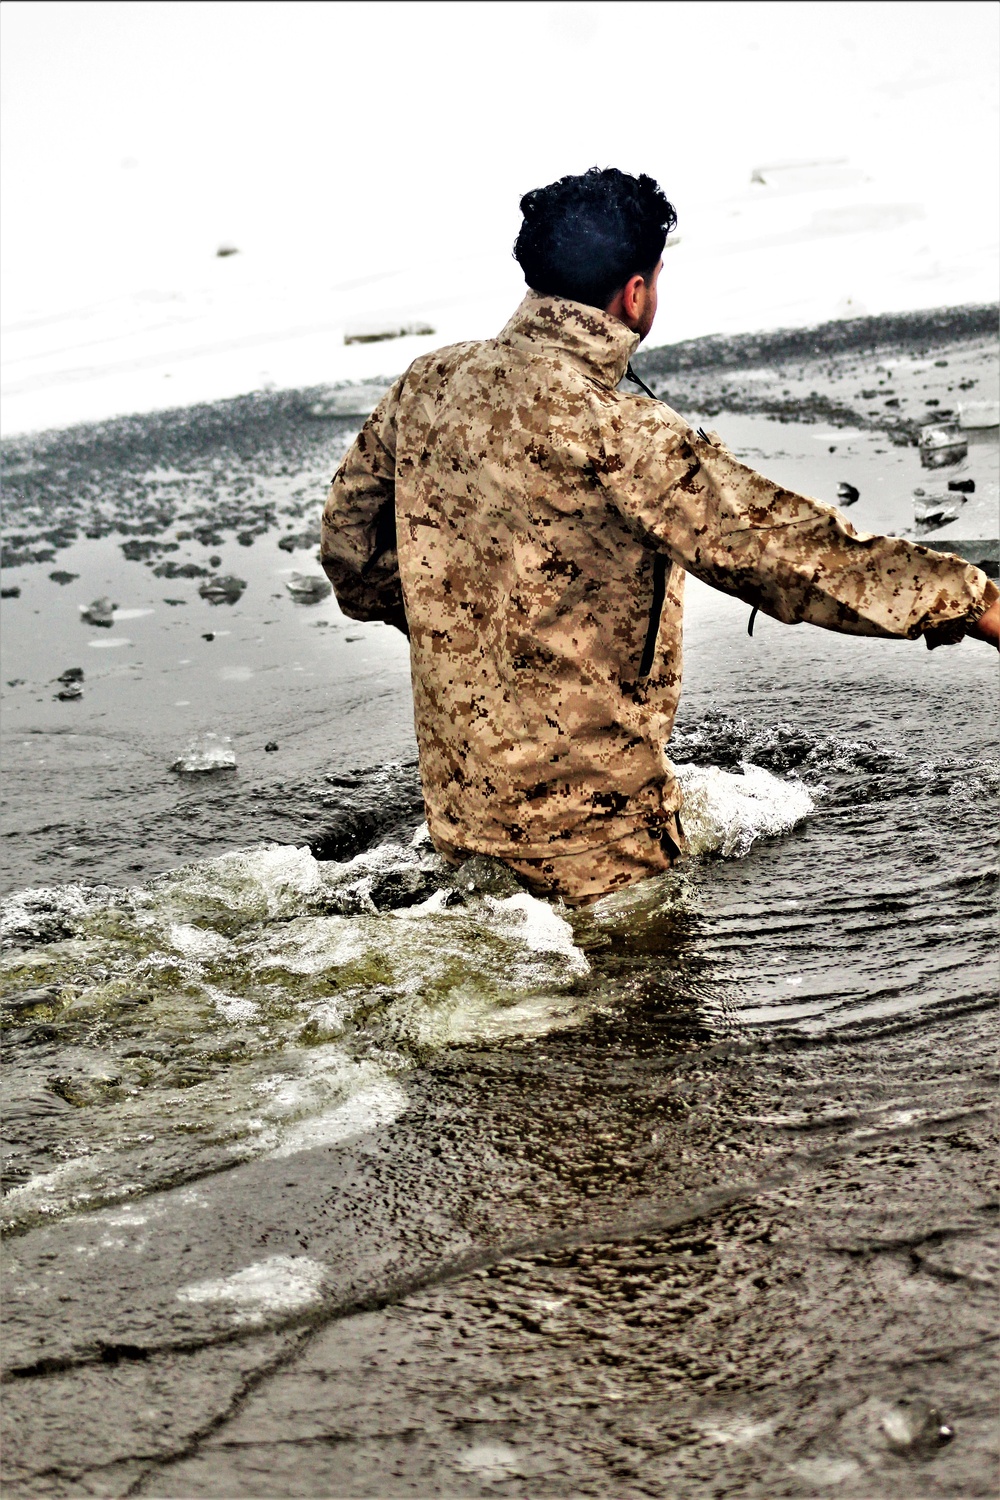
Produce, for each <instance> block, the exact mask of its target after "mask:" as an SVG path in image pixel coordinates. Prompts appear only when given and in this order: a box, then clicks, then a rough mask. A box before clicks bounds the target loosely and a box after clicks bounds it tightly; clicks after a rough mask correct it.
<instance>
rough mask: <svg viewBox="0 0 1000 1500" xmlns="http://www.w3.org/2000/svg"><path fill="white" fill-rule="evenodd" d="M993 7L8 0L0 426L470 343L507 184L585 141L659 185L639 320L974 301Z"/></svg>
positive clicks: (308, 379) (992, 218)
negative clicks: (352, 335)
mask: <svg viewBox="0 0 1000 1500" xmlns="http://www.w3.org/2000/svg"><path fill="white" fill-rule="evenodd" d="M997 14H998V13H997V11H996V9H995V7H994V6H993V5H992V4H989V3H958V0H953V3H951V4H950V5H948V6H939V5H936V4H929V3H915V4H908V5H905V6H904V5H901V4H893V3H890V4H881V3H861V4H854V3H828V4H823V3H818V4H817V3H810V4H805V3H777V4H772V3H766V4H757V3H736V4H731V3H724V0H718V3H700V4H699V3H695V4H683V5H681V4H655V3H650V4H630V3H612V4H592V5H577V4H568V3H562V4H520V3H503V4H492V3H479V4H436V3H433V4H428V3H414V4H402V5H397V4H390V3H385V4H364V3H351V4H296V3H282V4H277V3H271V0H263V3H258V4H252V3H251V4H246V5H240V6H238V7H237V6H233V5H227V4H215V3H210V0H203V3H201V4H198V5H183V6H178V5H174V4H159V3H145V4H137V3H136V4H133V3H124V4H95V3H90V0H83V3H81V0H75V3H72V4H68V5H67V4H61V3H47V4H34V3H26V0H8V3H7V4H6V5H5V7H4V13H3V33H4V37H3V40H4V48H3V73H4V131H3V137H4V181H5V213H4V218H3V264H4V283H5V291H4V311H3V322H4V328H3V363H2V394H3V425H4V431H5V432H6V433H16V432H28V431H33V430H40V429H44V428H49V427H60V426H65V425H69V424H71V423H74V422H81V421H91V420H96V419H100V418H103V417H107V416H112V415H116V414H121V413H125V412H132V411H153V410H158V409H164V408H169V407H174V406H186V405H189V404H191V403H193V402H198V401H206V400H215V399H219V398H222V397H226V396H232V395H236V394H239V393H242V392H246V391H251V390H255V389H260V388H264V387H279V388H280V387H296V386H307V385H316V384H322V383H327V382H335V381H340V380H348V379H355V378H362V377H365V376H372V375H378V374H393V373H395V372H397V371H398V370H401V369H403V368H405V366H406V364H407V363H408V362H409V361H410V360H411V359H412V358H414V357H415V356H416V355H417V354H418V353H421V352H423V351H424V350H426V349H431V348H435V347H437V346H438V345H440V344H443V343H449V342H452V341H454V340H458V339H462V338H475V337H480V336H484V335H488V334H490V333H493V332H495V331H496V330H497V329H498V328H499V327H500V326H501V325H502V324H503V322H504V321H505V320H506V318H507V317H508V316H509V314H510V312H511V311H512V310H513V308H514V306H516V304H517V302H518V301H519V299H520V297H521V295H522V293H523V283H522V281H521V278H520V273H519V271H518V268H517V266H516V265H515V264H514V262H513V260H512V259H511V256H510V246H511V243H512V241H513V239H514V235H515V234H516V231H517V225H518V222H519V213H518V207H517V205H518V199H519V196H520V194H521V193H523V192H524V191H526V190H527V189H528V188H530V187H534V186H537V185H538V184H539V183H542V182H546V181H550V180H552V179H553V178H554V177H556V176H559V175H561V174H563V173H565V172H578V171H582V170H584V169H585V168H586V167H587V166H589V165H592V164H593V163H595V162H596V163H599V164H601V165H605V164H609V163H610V164H615V165H620V166H622V167H623V168H625V169H627V170H632V171H639V170H643V171H648V172H650V173H652V174H653V175H654V176H656V177H657V178H658V179H659V181H660V182H661V183H662V184H663V186H664V188H665V189H666V191H667V193H668V195H669V196H670V197H671V198H672V199H673V201H674V202H675V203H676V205H677V208H678V212H679V217H680V223H679V227H678V238H677V241H676V243H675V244H674V245H673V248H671V249H670V250H669V252H668V255H667V261H666V269H665V273H664V277H663V279H662V281H661V310H660V314H659V318H658V321H657V325H656V328H655V330H654V333H653V336H652V340H651V342H653V343H668V342H673V341H675V340H678V339H683V338H691V337H695V336H697V335H699V334H705V333H712V332H736V331H740V330H748V329H755V328H768V327H775V326H795V325H797V326H805V325H809V324H812V323H817V322H822V321H825V320H826V319H829V318H836V317H850V316H855V315H858V314H861V313H866V312H867V313H879V312H887V311H897V310H902V309H907V308H919V307H934V306H943V305H957V304H962V303H971V302H984V301H991V300H993V299H994V298H995V297H996V296H997V271H996V267H997V228H996V225H997V186H996V185H997V181H998V180H1000V178H998V173H997V140H998V132H997V90H996V83H995V77H996V60H997V32H998V22H997ZM755 178H756V179H757V180H754V179H755ZM226 247H232V248H234V249H235V250H236V251H237V252H238V253H236V254H231V255H225V256H220V255H219V254H218V251H219V250H220V249H221V248H226ZM417 322H419V323H423V324H425V325H427V326H430V327H432V328H433V329H434V332H433V333H432V334H428V335H424V336H410V337H406V338H400V339H396V340H394V341H392V342H388V343H386V342H383V343H369V344H346V343H345V333H348V332H350V331H351V330H352V329H363V328H366V327H371V326H376V325H385V324H392V323H397V324H399V325H400V326H402V325H405V324H408V323H417Z"/></svg>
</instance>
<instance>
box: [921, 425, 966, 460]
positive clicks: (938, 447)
mask: <svg viewBox="0 0 1000 1500" xmlns="http://www.w3.org/2000/svg"><path fill="white" fill-rule="evenodd" d="M968 451H969V444H968V441H967V439H966V438H964V437H963V436H962V433H961V431H960V429H959V428H958V427H957V426H954V425H941V426H932V427H922V428H921V429H920V462H921V465H922V466H923V468H925V469H946V468H948V467H949V466H950V465H951V464H957V463H960V462H961V460H962V459H963V458H965V456H966V454H967V453H968Z"/></svg>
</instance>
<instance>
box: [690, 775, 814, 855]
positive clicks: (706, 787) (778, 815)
mask: <svg viewBox="0 0 1000 1500" xmlns="http://www.w3.org/2000/svg"><path fill="white" fill-rule="evenodd" d="M676 771H677V779H678V781H679V782H680V784H681V790H682V792H683V794H684V802H683V805H682V807H681V818H682V821H683V824H684V832H685V834H686V836H687V843H688V849H689V852H690V853H691V854H692V855H695V856H698V855H704V854H721V855H723V856H725V857H726V858H735V859H739V858H741V857H742V856H743V855H744V854H747V853H748V852H749V850H750V848H751V846H752V845H753V844H754V843H755V842H756V841H757V839H760V838H774V837H775V836H777V835H778V834H782V833H787V832H788V831H789V830H790V829H792V828H794V827H795V825H796V824H797V823H801V822H802V821H803V820H804V819H805V818H807V817H808V816H809V814H810V813H811V812H812V811H813V808H814V806H815V804H814V802H813V799H812V797H811V796H810V795H809V792H808V790H807V788H806V787H805V786H803V784H802V783H801V782H799V781H782V780H781V779H780V777H777V776H772V775H771V773H770V772H769V771H764V770H762V769H761V767H760V766H753V765H749V764H746V763H745V764H744V766H743V774H742V775H741V776H734V775H733V774H732V773H731V772H729V771H720V770H719V768H718V767H717V766H697V765H680V766H677V767H676Z"/></svg>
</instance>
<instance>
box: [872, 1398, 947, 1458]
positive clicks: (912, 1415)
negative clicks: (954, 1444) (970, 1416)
mask: <svg viewBox="0 0 1000 1500" xmlns="http://www.w3.org/2000/svg"><path fill="white" fill-rule="evenodd" d="M881 1426H882V1431H883V1432H884V1433H885V1435H886V1438H887V1439H888V1441H889V1446H890V1448H892V1449H893V1450H894V1451H895V1452H896V1453H907V1454H909V1453H913V1454H926V1453H931V1452H933V1451H934V1449H935V1448H940V1447H941V1445H942V1444H943V1443H950V1442H951V1440H952V1438H953V1437H954V1436H955V1430H954V1428H953V1427H952V1426H951V1424H950V1423H948V1422H943V1421H942V1420H941V1413H940V1412H939V1411H938V1409H937V1407H935V1406H932V1405H931V1404H930V1402H928V1401H925V1400H924V1399H923V1398H922V1397H920V1396H902V1397H901V1398H900V1399H899V1401H897V1402H896V1403H895V1405H894V1406H891V1407H890V1408H889V1410H888V1411H887V1412H885V1414H884V1415H883V1417H882V1423H881Z"/></svg>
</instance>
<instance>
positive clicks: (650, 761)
mask: <svg viewBox="0 0 1000 1500" xmlns="http://www.w3.org/2000/svg"><path fill="white" fill-rule="evenodd" d="M637 342H638V339H637V336H636V335H635V334H634V333H632V332H631V331H630V330H629V329H628V328H626V327H625V325H624V324H622V323H621V322H619V321H618V320H617V319H615V318H612V317H609V316H608V315H607V314H605V313H603V312H601V311H599V310H597V309H594V308H592V307H586V306H583V305H582V304H580V303H576V302H569V301H566V300H563V299H561V298H555V297H542V296H537V295H535V294H533V293H530V294H529V295H528V296H527V297H526V298H525V300H524V302H523V303H522V304H521V306H520V307H519V308H518V310H517V312H516V313H515V314H514V316H513V317H512V318H511V320H510V322H509V323H508V324H507V326H506V327H505V328H504V329H503V331H502V333H501V334H500V335H499V337H498V338H495V339H487V340H485V341H483V342H477V343H467V344H457V345H455V346H454V347H452V348H448V349H442V350H439V351H438V352H437V353H435V354H428V355H424V356H422V357H421V358H419V359H417V360H415V361H414V363H413V364H412V365H411V366H410V368H409V369H408V370H407V372H406V374H405V375H403V376H402V377H401V378H400V379H399V380H397V381H396V383H395V385H394V386H393V387H392V389H391V390H390V391H389V392H388V394H387V395H386V396H385V397H384V399H383V400H382V401H381V403H380V404H379V406H378V407H377V408H376V409H375V411H374V412H373V413H372V415H371V417H370V418H369V419H368V421H367V422H366V423H365V426H364V428H363V430H362V431H361V433H360V434H359V436H358V438H357V441H356V442H355V444H354V446H353V447H352V448H351V450H350V452H349V453H348V454H347V456H346V457H345V459H344V461H343V463H342V464H341V466H340V469H339V470H338V472H337V474H336V476H335V478H334V480H333V484H332V487H331V489H330V493H329V498H328V499H327V503H326V509H325V511H324V515H323V539H322V552H321V556H322V561H323V564H324V567H325V569H326V572H327V574H328V575H329V577H330V579H331V581H332V582H333V585H334V588H335V590H336V594H337V598H338V600H339V602H340V605H341V608H342V609H343V611H344V613H345V614H347V615H349V616H351V617H352V618H354V619H363V620H371V619H375V620H387V621H390V622H391V623H393V624H396V625H399V626H400V627H401V628H403V629H407V628H408V633H409V637H410V650H411V662H412V675H413V696H414V713H415V720H416V732H417V741H418V746H419V752H420V768H421V777H422V781H423V788H424V798H425V802H426V808H427V818H428V823H429V826H430V831H431V836H432V838H433V839H434V841H435V843H436V844H437V845H438V847H439V848H441V849H442V850H444V851H445V852H446V853H450V852H454V851H455V850H460V849H463V850H470V851H476V852H481V853H484V854H492V855H494V856H496V857H498V858H501V859H506V860H508V862H511V863H513V864H514V865H515V867H523V865H524V864H525V862H527V863H528V864H529V865H531V866H533V867H535V868H541V867H542V865H541V862H542V861H546V860H547V859H550V858H551V859H554V858H556V857H558V856H563V857H565V856H581V855H583V856H585V855H586V854H587V852H588V851H590V850H594V849H596V848H597V847H599V846H603V847H606V846H608V845H609V844H613V843H614V842H615V841H618V840H625V841H626V843H625V844H623V845H622V847H623V848H625V847H626V846H627V844H628V838H629V836H630V835H635V834H636V833H637V832H643V833H644V834H645V833H647V832H648V834H649V835H650V836H655V835H656V833H657V830H660V829H667V828H669V827H670V826H672V819H671V814H672V813H673V812H674V811H675V810H676V809H677V808H678V807H679V805H680V792H679V788H678V785H677V782H676V780H675V778H674V776H673V773H672V769H671V766H670V762H669V760H668V758H667V754H666V749H665V746H666V743H667V741H668V740H669V738H670V731H671V727H672V724H673V719H674V713H675V710H676V707H677V700H678V697H679V694H680V687H681V614H682V595H683V585H684V574H685V572H690V573H694V574H695V575H696V576H697V577H698V578H701V579H703V580H704V581H705V582H706V583H708V584H711V585H713V586H714V587H715V588H719V589H722V590H723V591H724V592H725V593H727V594H734V595H736V596H737V597H738V598H740V599H742V600H744V601H745V603H747V604H748V605H751V606H753V605H756V606H757V607H758V608H759V609H761V610H762V611H764V612H765V613H767V614H769V615H772V616H773V617H774V618H775V619H777V620H782V621H785V622H786V623H788V624H795V623H797V622H799V621H803V620H805V621H808V622H810V623H811V624H813V625H821V626H823V627H825V628H826V629H828V630H837V631H846V632H850V633H853V634H858V635H881V636H906V637H911V638H912V637H916V636H918V635H925V636H927V637H928V643H929V644H937V643H938V642H943V641H949V640H957V639H959V638H960V637H961V636H962V634H963V633H964V629H965V626H966V624H968V623H971V622H972V621H974V620H975V619H978V617H979V615H980V614H981V613H982V612H983V610H984V609H985V608H986V607H987V605H988V603H989V602H990V599H991V598H993V597H995V590H994V589H993V586H992V585H991V584H988V582H987V579H986V577H985V575H984V574H982V573H981V572H979V570H978V569H976V568H974V567H971V566H969V565H967V564H966V563H964V562H962V561H961V560H960V559H958V558H955V557H951V556H948V555H946V554H943V553H939V552H933V551H930V550H928V549H926V548H924V547H921V546H919V545H917V544H915V543H912V542H907V541H903V540H899V539H891V538H886V537H881V536H872V535H868V534H865V533H859V532H857V531H855V530H854V528H853V527H852V526H851V525H850V523H849V522H848V521H847V520H846V519H845V518H844V517H843V516H842V515H841V514H840V513H839V512H838V511H837V510H835V509H834V508H833V507H831V506H829V505H823V504H820V503H819V502H818V501H816V500H811V499H807V498H806V497H804V496H802V495H798V494H794V493H792V492H791V491H789V490H786V489H782V488H781V487H780V486H779V485H776V484H773V483H772V482H771V481H770V480H768V479H764V478H762V477H761V475H759V474H757V473H755V472H754V471H753V470H752V469H749V468H747V467H746V465H744V464H742V463H740V462H739V461H738V460H737V459H735V458H734V457H733V456H732V455H731V454H730V453H729V452H727V450H726V449H725V448H724V447H723V446H722V444H721V441H720V440H719V439H718V438H717V437H716V436H715V435H714V434H709V435H706V434H704V433H702V432H695V431H693V430H692V429H691V428H690V427H689V425H688V424H687V422H685V421H684V419H683V418H682V417H680V416H678V415H677V413H676V412H674V411H671V410H670V408H669V407H667V406H665V405H664V404H662V403H661V402H658V401H655V400H651V399H649V398H648V397H647V396H643V395H633V394H631V393H630V392H622V391H619V390H618V389H617V387H618V384H619V382H620V381H621V379H622V377H623V375H624V372H625V368H626V365H627V363H628V360H629V357H630V356H631V354H632V352H633V351H634V349H635V347H636V344H637ZM612 863H613V862H612ZM545 868H547V869H548V870H549V871H551V870H552V868H553V866H552V864H551V862H550V863H549V864H548V865H546V866H545ZM623 878H624V877H623ZM627 878H635V875H634V873H633V874H630V875H629V876H628V877H627ZM555 883H556V886H557V887H558V885H559V882H558V881H556V882H555ZM598 883H600V882H598ZM615 883H616V882H615V880H614V879H612V880H611V881H610V882H605V885H606V886H607V885H608V884H610V885H612V886H613V885H614V884H615ZM563 884H564V886H565V888H566V889H569V887H568V886H566V883H565V882H564V883H563ZM596 893H599V892H597V891H595V889H594V888H593V886H591V888H590V894H596Z"/></svg>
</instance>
